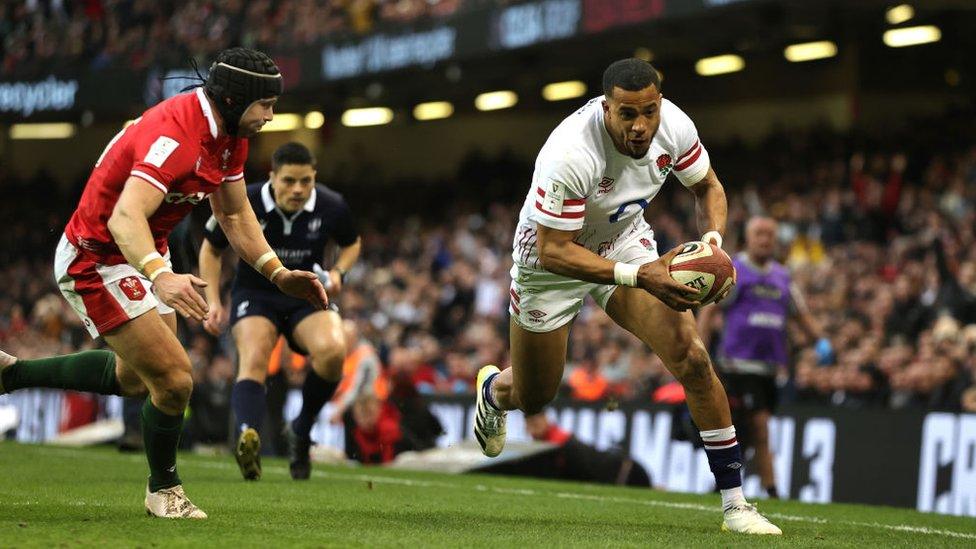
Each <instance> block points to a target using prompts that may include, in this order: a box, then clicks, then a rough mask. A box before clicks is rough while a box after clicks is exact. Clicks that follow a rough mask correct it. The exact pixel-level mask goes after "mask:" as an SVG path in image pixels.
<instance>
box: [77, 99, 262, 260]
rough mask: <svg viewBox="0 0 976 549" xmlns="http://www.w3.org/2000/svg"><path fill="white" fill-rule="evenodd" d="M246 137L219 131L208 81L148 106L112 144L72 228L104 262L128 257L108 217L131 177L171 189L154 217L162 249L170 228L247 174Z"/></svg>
mask: <svg viewBox="0 0 976 549" xmlns="http://www.w3.org/2000/svg"><path fill="white" fill-rule="evenodd" d="M247 147H248V144H247V139H244V138H239V137H232V136H227V135H224V134H220V133H219V132H218V128H217V122H216V119H215V118H214V113H213V112H212V109H211V106H210V103H209V102H208V101H207V98H206V96H205V94H204V92H203V89H202V88H197V89H196V90H194V91H192V92H188V93H183V94H180V95H177V96H175V97H172V98H170V99H167V100H165V101H163V102H162V103H160V104H158V105H156V106H155V107H152V108H151V109H149V110H147V111H146V112H145V113H143V115H142V117H140V118H139V119H138V120H136V122H135V123H134V124H132V125H130V126H128V127H127V128H125V129H123V130H122V131H121V132H119V133H118V134H117V135H116V136H115V137H114V138H112V140H111V141H109V144H108V146H106V147H105V151H104V152H102V155H101V157H99V159H98V161H97V162H96V163H95V169H94V170H92V174H91V177H89V178H88V183H87V184H86V185H85V191H84V193H83V194H82V195H81V200H80V202H79V203H78V208H77V209H75V212H74V214H73V215H72V216H71V219H70V220H69V221H68V225H67V227H66V228H65V234H66V235H67V237H68V240H69V241H70V242H71V243H72V244H74V245H75V246H76V247H78V248H80V249H82V250H84V251H86V252H88V253H90V254H93V255H95V256H96V257H97V262H98V263H101V264H105V265H117V264H120V263H125V262H126V260H125V257H124V256H123V255H122V252H121V251H120V250H119V247H118V246H117V245H116V244H115V240H114V238H113V237H112V234H111V233H110V232H109V230H108V219H109V217H111V215H112V211H113V210H114V208H115V203H116V202H118V200H119V195H120V194H121V193H122V188H123V187H124V186H125V182H126V181H127V180H128V179H129V177H130V176H135V177H136V178H137V179H138V183H134V184H145V185H151V186H152V187H154V188H156V189H158V190H159V192H161V193H163V194H164V195H165V198H164V199H163V202H162V204H160V206H159V209H157V210H156V212H155V213H154V214H153V215H152V216H151V217H150V218H149V229H150V231H151V232H152V236H153V240H154V241H155V244H156V250H157V251H159V253H161V254H164V253H166V250H167V244H166V239H167V238H168V237H169V233H170V231H172V230H173V227H175V226H176V224H177V223H179V222H180V221H181V220H182V219H183V218H184V217H186V215H187V214H188V213H189V212H190V209H191V208H193V206H195V205H196V204H198V203H200V202H201V201H202V200H204V199H205V198H207V197H208V196H209V195H210V194H211V193H213V192H214V191H215V190H217V188H218V187H219V186H220V184H221V183H223V182H225V181H236V180H238V179H243V177H244V161H245V160H246V159H247Z"/></svg>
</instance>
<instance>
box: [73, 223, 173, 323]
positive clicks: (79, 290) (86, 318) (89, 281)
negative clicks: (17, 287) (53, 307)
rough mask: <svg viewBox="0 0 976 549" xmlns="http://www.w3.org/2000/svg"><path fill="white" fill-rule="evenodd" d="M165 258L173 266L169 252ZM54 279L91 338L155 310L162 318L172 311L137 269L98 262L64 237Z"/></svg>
mask: <svg viewBox="0 0 976 549" xmlns="http://www.w3.org/2000/svg"><path fill="white" fill-rule="evenodd" d="M164 259H165V260H166V264H167V265H170V266H172V264H171V263H170V254H169V252H167V253H166V256H165V257H164ZM54 280H55V281H56V282H57V283H58V288H60V289H61V294H62V295H64V298H65V299H67V300H68V303H69V304H70V305H71V308H72V309H74V310H75V312H76V313H78V316H80V317H81V320H82V322H84V323H85V328H87V329H88V333H89V334H90V335H91V336H92V339H94V338H96V337H98V336H99V335H101V334H104V333H106V332H109V331H111V330H114V329H115V328H118V327H119V326H121V325H123V324H125V323H126V322H128V321H130V320H132V319H133V318H136V317H138V316H140V315H143V314H145V313H148V312H149V311H151V310H153V309H158V310H159V314H161V315H162V314H167V313H172V312H173V309H172V308H171V307H169V306H168V305H165V304H164V303H162V302H160V301H159V300H157V299H156V296H155V295H153V293H152V283H151V282H149V279H148V278H146V277H145V276H143V274H142V273H140V272H139V271H137V270H136V268H135V267H133V266H132V265H129V264H128V263H122V264H121V265H102V264H99V263H96V262H95V261H94V260H93V259H92V258H91V257H90V256H89V254H87V253H85V252H83V251H81V250H78V249H77V248H75V246H74V245H73V244H71V242H69V241H68V239H67V237H65V236H64V235H62V236H61V242H59V243H58V249H57V251H56V252H55V254H54Z"/></svg>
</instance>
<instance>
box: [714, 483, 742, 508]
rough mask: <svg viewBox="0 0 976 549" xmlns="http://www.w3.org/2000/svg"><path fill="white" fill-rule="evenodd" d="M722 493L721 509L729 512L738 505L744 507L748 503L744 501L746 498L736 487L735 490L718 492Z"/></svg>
mask: <svg viewBox="0 0 976 549" xmlns="http://www.w3.org/2000/svg"><path fill="white" fill-rule="evenodd" d="M719 491H720V492H721V493H722V509H723V510H726V511H727V510H729V509H732V508H733V507H738V506H739V505H744V504H746V503H748V502H747V501H746V496H745V495H744V494H743V493H742V487H741V486H736V487H735V488H729V489H728V490H719Z"/></svg>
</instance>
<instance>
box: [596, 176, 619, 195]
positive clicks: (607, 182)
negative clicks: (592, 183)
mask: <svg viewBox="0 0 976 549" xmlns="http://www.w3.org/2000/svg"><path fill="white" fill-rule="evenodd" d="M614 181H616V180H615V179H614V178H612V177H604V178H603V179H602V180H601V181H600V183H599V184H598V185H597V187H598V188H597V191H596V195H597V196H600V195H604V194H608V193H610V191H612V190H613V183H614Z"/></svg>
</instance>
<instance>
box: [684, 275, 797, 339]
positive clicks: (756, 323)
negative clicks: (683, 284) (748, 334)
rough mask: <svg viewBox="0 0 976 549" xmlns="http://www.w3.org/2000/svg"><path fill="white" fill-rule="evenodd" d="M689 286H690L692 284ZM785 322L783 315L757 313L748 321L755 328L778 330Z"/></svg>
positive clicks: (750, 315)
mask: <svg viewBox="0 0 976 549" xmlns="http://www.w3.org/2000/svg"><path fill="white" fill-rule="evenodd" d="M688 285H689V286H690V285H691V283H689V284H688ZM699 289H700V288H699ZM785 320H786V319H784V318H783V315H778V314H776V313H765V312H761V311H756V312H754V313H750V314H749V318H748V319H747V320H746V323H747V324H748V325H749V326H752V327H754V328H773V329H776V330H778V329H780V328H782V327H783V325H784V324H785Z"/></svg>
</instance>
